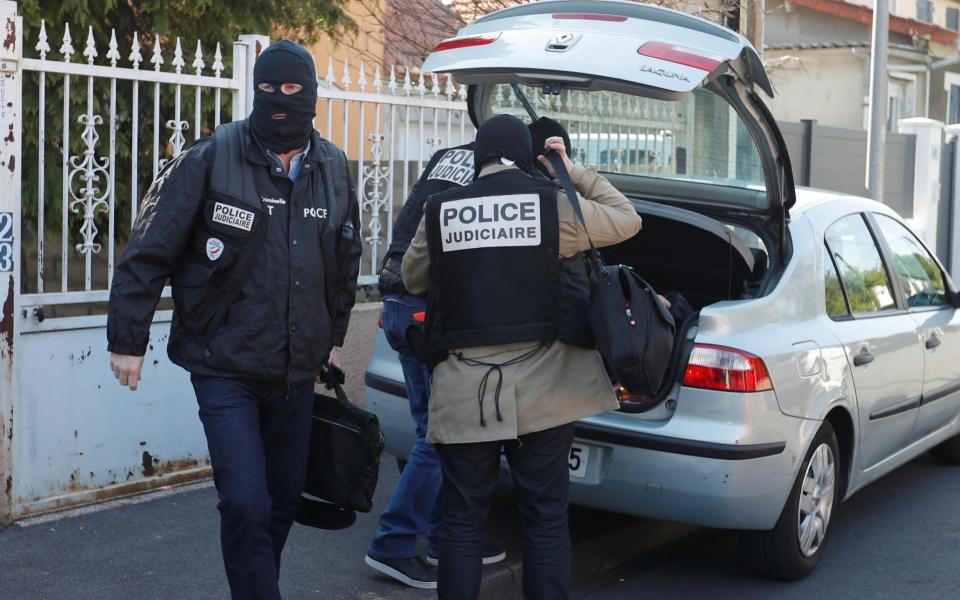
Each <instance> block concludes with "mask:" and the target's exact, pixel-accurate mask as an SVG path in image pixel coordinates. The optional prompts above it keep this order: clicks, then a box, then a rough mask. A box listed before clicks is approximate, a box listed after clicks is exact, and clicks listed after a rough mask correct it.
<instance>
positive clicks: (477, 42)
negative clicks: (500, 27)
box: [433, 33, 500, 52]
mask: <svg viewBox="0 0 960 600" xmlns="http://www.w3.org/2000/svg"><path fill="white" fill-rule="evenodd" d="M499 37H500V34H499V33H498V34H495V35H491V34H485V35H465V36H463V37H455V38H450V39H447V40H443V41H442V42H440V43H439V44H437V47H436V48H434V49H433V51H434V52H442V51H443V50H454V49H456V48H469V47H471V46H486V45H487V44H492V43H494V42H495V41H497V38H499Z"/></svg>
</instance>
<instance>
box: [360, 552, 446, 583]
mask: <svg viewBox="0 0 960 600" xmlns="http://www.w3.org/2000/svg"><path fill="white" fill-rule="evenodd" d="M363 562H365V563H367V564H368V565H370V567H372V568H373V569H374V570H375V571H380V572H381V573H383V574H384V575H387V576H389V577H393V578H394V579H396V580H397V581H399V582H400V583H404V584H406V585H409V586H410V587H414V588H417V589H421V590H435V589H437V569H436V567H433V566H431V565H429V564H427V563H426V562H424V560H423V559H422V558H420V557H419V556H411V557H410V558H373V557H371V556H370V555H369V554H368V555H367V556H366V558H364V559H363Z"/></svg>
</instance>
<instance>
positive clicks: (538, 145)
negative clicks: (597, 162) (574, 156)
mask: <svg viewBox="0 0 960 600" xmlns="http://www.w3.org/2000/svg"><path fill="white" fill-rule="evenodd" d="M556 136H560V137H562V138H563V145H564V147H565V148H566V149H567V154H570V152H571V149H570V136H569V135H567V130H566V129H564V128H563V125H561V124H560V123H558V122H557V121H554V120H553V119H551V118H550V117H540V118H539V119H537V120H536V121H534V122H533V123H530V140H531V142H532V144H533V146H532V150H533V156H534V158H536V157H537V156H540V155H542V154H543V153H544V152H545V147H544V144H546V142H547V138H552V137H556ZM533 164H534V166H535V167H537V168H538V169H540V172H541V173H543V174H544V175H546V176H547V178H550V173H549V172H547V169H546V167H544V166H543V165H542V164H540V161H539V160H538V161H536V162H534V163H533Z"/></svg>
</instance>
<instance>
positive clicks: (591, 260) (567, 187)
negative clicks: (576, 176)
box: [547, 150, 604, 273]
mask: <svg viewBox="0 0 960 600" xmlns="http://www.w3.org/2000/svg"><path fill="white" fill-rule="evenodd" d="M547 160H549V161H550V165H551V166H553V172H554V173H555V174H556V177H557V181H559V182H560V185H561V186H563V192H564V194H566V196H567V200H569V201H570V204H571V206H573V212H574V214H575V215H576V216H577V220H578V221H580V224H581V225H582V226H583V231H584V233H586V234H587V241H588V242H589V243H590V252H588V253H587V264H588V265H589V266H591V267H592V268H594V269H596V271H597V272H598V273H602V272H603V267H604V262H603V257H602V256H600V251H599V250H597V247H596V246H594V245H593V239H592V238H591V237H590V232H589V231H588V230H587V222H586V220H585V219H584V217H583V208H581V207H580V199H579V196H578V195H577V187H576V186H575V185H573V180H572V179H570V173H569V172H568V171H567V167H566V165H564V164H563V159H562V158H560V155H559V154H558V153H557V152H554V151H552V150H551V151H550V152H548V153H547Z"/></svg>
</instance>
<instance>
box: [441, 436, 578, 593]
mask: <svg viewBox="0 0 960 600" xmlns="http://www.w3.org/2000/svg"><path fill="white" fill-rule="evenodd" d="M572 443H573V424H572V423H571V424H568V425H562V426H560V427H555V428H553V429H547V430H545V431H538V432H536V433H531V434H527V435H522V436H520V439H519V440H510V441H503V442H480V443H470V444H440V445H438V446H437V450H438V451H439V454H440V464H441V466H442V468H443V491H442V495H443V524H442V525H441V530H440V557H439V558H440V567H439V569H440V571H439V581H438V594H439V597H440V599H441V600H461V599H463V600H476V598H478V597H479V596H480V571H481V566H482V565H481V560H482V557H481V551H480V547H481V527H482V524H483V522H484V521H485V519H486V516H487V511H488V510H489V508H490V497H491V495H492V493H493V488H494V485H495V484H496V482H497V475H498V472H499V468H500V451H501V448H502V450H503V452H504V454H506V456H507V462H508V463H509V464H510V472H511V475H512V476H513V487H514V500H515V502H516V504H517V509H518V510H519V512H520V518H521V521H522V524H523V597H524V598H525V599H527V600H534V599H537V600H539V599H543V600H566V599H567V598H569V597H570V532H569V527H568V522H567V505H568V503H569V488H570V472H569V466H568V465H569V463H568V461H569V455H570V445H571V444H572Z"/></svg>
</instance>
